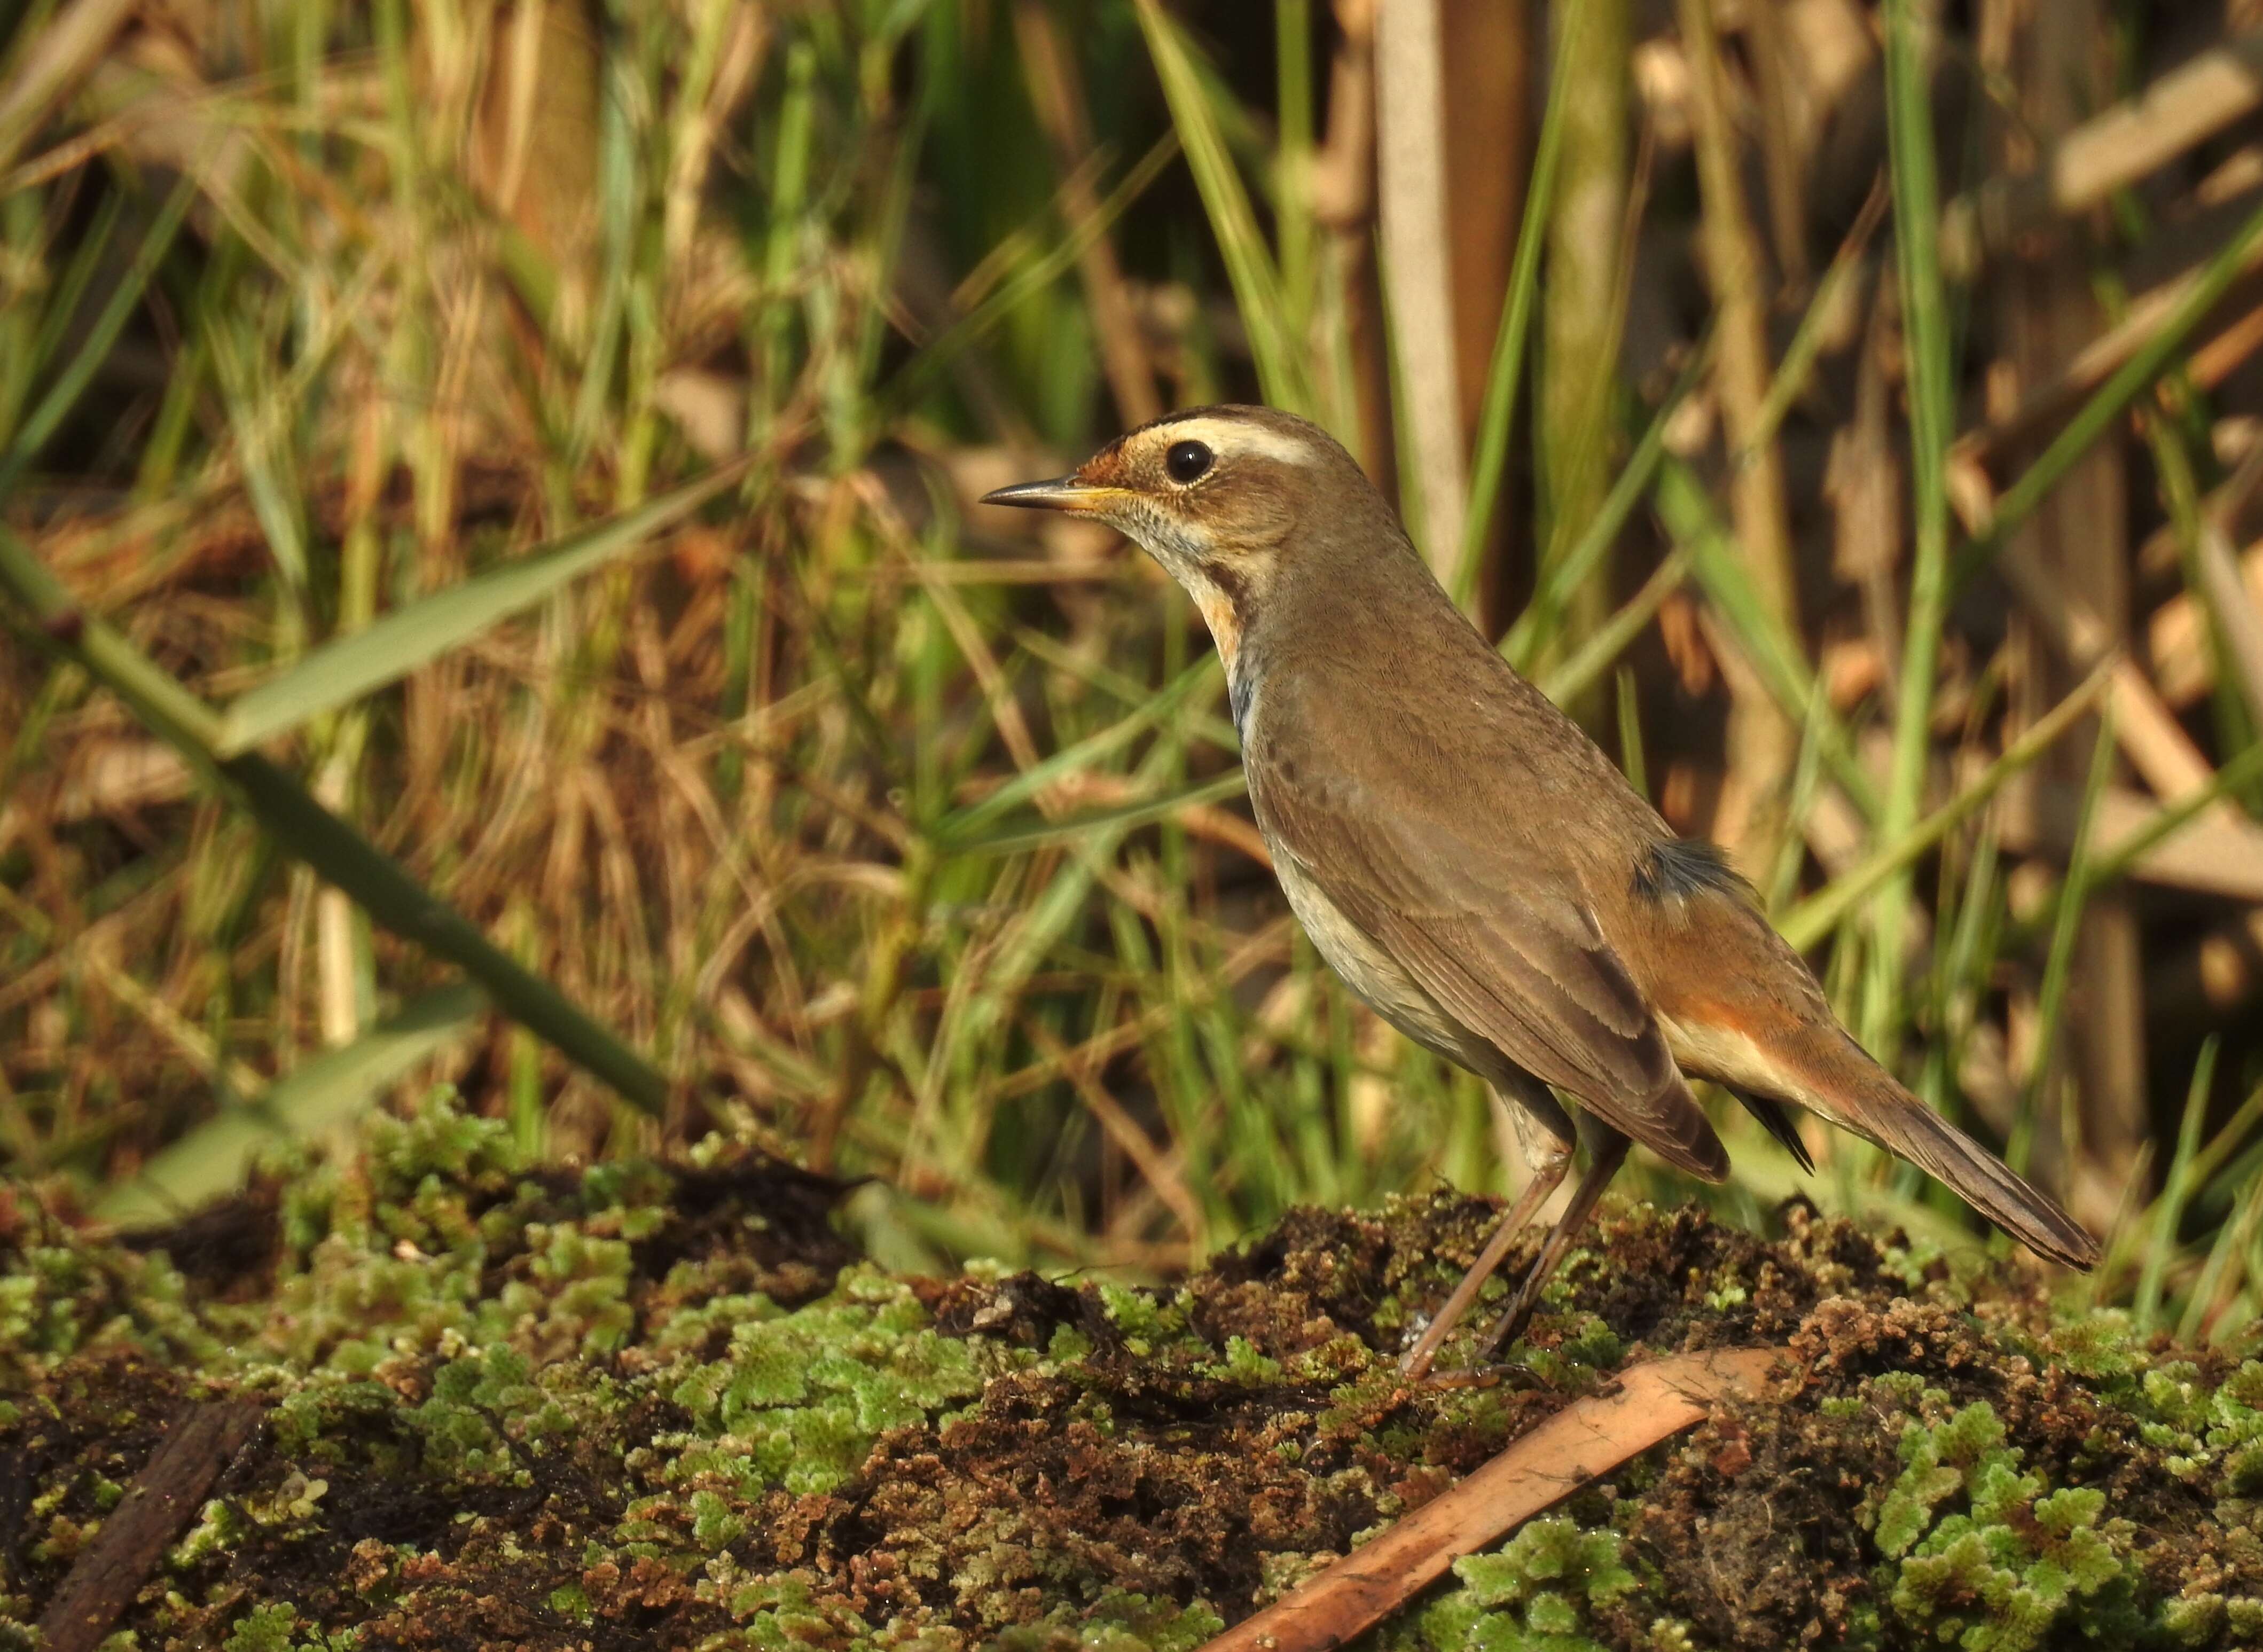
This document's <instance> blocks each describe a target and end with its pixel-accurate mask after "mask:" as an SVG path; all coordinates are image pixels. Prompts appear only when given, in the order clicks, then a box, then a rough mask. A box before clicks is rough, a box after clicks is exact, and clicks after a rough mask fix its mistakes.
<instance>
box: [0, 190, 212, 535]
mask: <svg viewBox="0 0 2263 1652" xmlns="http://www.w3.org/2000/svg"><path fill="white" fill-rule="evenodd" d="M196 197H197V187H196V183H195V180H194V179H193V178H183V179H182V180H181V181H180V182H179V183H178V184H177V185H174V187H173V192H172V194H171V195H170V196H168V197H167V198H166V200H165V204H164V206H163V207H161V208H160V209H159V210H158V213H157V218H156V221H155V222H154V223H153V224H151V225H150V226H149V233H148V235H146V236H144V237H143V238H142V242H141V250H140V251H138V252H136V253H135V254H134V262H133V264H131V265H129V266H128V267H127V272H126V274H125V276H124V277H123V278H122V279H120V280H119V283H118V286H117V290H116V291H114V292H112V293H111V295H110V301H109V302H108V303H107V304H105V305H104V306H103V307H102V314H101V315H98V316H97V317H96V318H95V322H94V325H93V326H92V327H91V328H90V329H89V330H88V332H87V336H86V342H85V343H84V344H81V345H80V346H79V349H78V353H77V354H76V355H75V356H73V357H72V358H71V363H70V366H68V367H66V368H64V369H63V372H62V374H61V377H59V378H58V379H57V380H55V381H54V384H52V385H50V386H49V387H48V388H47V395H44V396H41V397H40V404H39V405H38V406H37V407H35V408H33V409H32V412H31V416H30V417H28V418H26V419H25V421H24V425H23V428H22V429H21V430H19V431H17V432H16V439H15V440H14V441H12V442H11V443H9V445H8V450H7V452H6V453H4V454H0V499H4V498H6V497H7V496H9V494H11V492H13V491H14V490H15V487H16V483H17V482H18V481H20V480H21V479H22V477H23V475H24V472H25V470H27V469H28V468H30V467H31V465H32V462H33V460H36V459H37V458H38V457H39V456H40V450H41V449H42V448H44V447H45V446H47V439H48V438H50V437H52V436H53V435H54V433H55V430H56V427H57V426H59V425H61V424H62V422H63V420H64V418H65V417H68V416H69V413H70V410H71V409H73V408H74V407H76V406H77V405H78V399H79V397H80V396H82V395H85V394H86V388H87V386H88V385H90V384H91V383H92V382H93V381H94V375H95V373H97V372H98V370H99V369H100V368H101V366H102V364H103V363H104V362H105V361H106V360H107V359H109V357H110V351H111V346H112V345H113V344H116V343H117V342H118V335H119V333H121V332H123V331H124V330H126V323H127V322H128V321H130V320H132V319H133V315H134V310H135V309H136V308H139V307H140V305H141V294H142V293H145V292H146V291H148V286H149V282H150V279H151V278H153V277H154V276H155V274H156V273H157V266H158V264H161V263H163V261H164V257H165V254H166V253H167V252H169V251H170V250H172V245H173V237H174V236H175V235H177V234H178V233H179V232H180V228H181V224H182V221H184V219H186V218H187V217H188V215H189V207H190V204H191V203H192V202H193V201H194V200H195V199H196Z"/></svg>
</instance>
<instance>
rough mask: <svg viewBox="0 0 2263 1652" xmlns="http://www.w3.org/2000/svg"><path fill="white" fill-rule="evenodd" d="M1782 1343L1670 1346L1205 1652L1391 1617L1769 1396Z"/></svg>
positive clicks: (1238, 1649) (1251, 1651)
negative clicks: (1726, 1413)
mask: <svg viewBox="0 0 2263 1652" xmlns="http://www.w3.org/2000/svg"><path fill="white" fill-rule="evenodd" d="M1787 1359H1788V1355H1787V1353H1786V1351H1784V1350H1782V1349H1781V1348H1736V1349H1717V1350H1714V1351H1710V1352H1707V1353H1697V1354H1670V1355H1668V1356H1667V1357H1666V1358H1664V1359H1653V1360H1651V1361H1649V1362H1647V1363H1646V1364H1643V1365H1638V1366H1633V1367H1631V1368H1630V1369H1628V1370H1626V1371H1623V1372H1621V1373H1619V1375H1618V1376H1617V1377H1616V1379H1615V1380H1613V1381H1612V1382H1610V1383H1609V1385H1608V1386H1606V1387H1605V1388H1603V1390H1602V1391H1601V1393H1598V1394H1594V1395H1587V1396H1586V1397H1584V1398H1581V1399H1578V1400H1574V1401H1573V1402H1572V1403H1571V1404H1569V1405H1567V1406H1565V1408H1564V1409H1562V1410H1560V1411H1558V1412H1557V1413H1556V1414H1555V1415H1554V1416H1553V1417H1550V1418H1549V1419H1548V1420H1547V1421H1546V1422H1544V1423H1542V1424H1539V1425H1538V1426H1537V1427H1536V1428H1534V1429H1532V1430H1531V1431H1529V1433H1526V1434H1524V1435H1522V1436H1520V1437H1519V1438H1517V1439H1516V1440H1515V1443H1514V1444H1512V1445H1509V1447H1508V1448H1507V1450H1506V1451H1503V1452H1502V1453H1500V1455H1499V1456H1497V1457H1495V1458H1493V1460H1490V1461H1489V1462H1487V1463H1486V1464H1485V1465H1484V1466H1483V1467H1479V1468H1478V1469H1476V1470H1475V1471H1473V1472H1472V1473H1471V1474H1468V1475H1467V1476H1465V1477H1464V1479H1462V1480H1461V1481H1460V1482H1457V1484H1455V1485H1453V1486H1452V1487H1450V1488H1449V1489H1446V1490H1444V1491H1442V1492H1440V1493H1439V1494H1438V1495H1437V1496H1435V1497H1433V1498H1432V1499H1431V1500H1430V1501H1429V1502H1428V1503H1424V1504H1423V1505H1422V1506H1421V1508H1419V1509H1417V1510H1416V1511H1414V1512H1413V1513H1412V1514H1410V1515H1408V1516H1406V1518H1404V1519H1401V1520H1400V1521H1399V1523H1398V1524H1397V1525H1393V1526H1392V1527H1390V1528H1389V1529H1388V1530H1387V1531H1385V1532H1383V1533H1381V1534H1380V1535H1379V1536H1377V1537H1373V1538H1370V1539H1369V1540H1367V1541H1366V1542H1365V1543H1363V1544H1361V1545H1360V1547H1357V1548H1356V1549H1355V1550H1353V1551H1352V1552H1351V1553H1350V1554H1347V1555H1345V1556H1344V1558H1343V1559H1341V1560H1340V1561H1336V1562H1335V1563H1334V1565H1333V1566H1330V1567H1329V1568H1328V1569H1327V1570H1325V1571H1323V1572H1321V1573H1320V1574H1319V1576H1316V1577H1313V1578H1311V1579H1308V1580H1307V1581H1306V1582H1305V1583H1301V1584H1299V1585H1298V1587H1297V1588H1296V1589H1295V1590H1291V1592H1290V1593H1289V1594H1288V1595H1287V1596H1286V1597H1284V1598H1282V1599H1280V1600H1277V1601H1276V1602H1275V1603H1274V1604H1273V1605H1269V1606H1268V1607H1266V1608H1265V1609H1264V1610H1263V1611H1262V1612H1256V1613H1254V1614H1253V1615H1252V1616H1250V1617H1247V1618H1245V1619H1242V1621H1241V1622H1240V1623H1238V1624H1236V1625H1234V1627H1233V1628H1231V1629H1228V1630H1227V1631H1226V1632H1225V1634H1221V1635H1218V1636H1215V1637H1214V1638H1212V1639H1211V1641H1209V1642H1208V1643H1206V1644H1205V1646H1204V1648H1203V1652H1334V1648H1338V1647H1341V1646H1343V1645H1345V1644H1347V1643H1348V1642H1349V1641H1351V1640H1353V1639H1354V1637H1356V1636H1357V1635H1359V1634H1363V1632H1365V1631H1366V1630H1368V1629H1370V1628H1371V1627H1374V1626H1375V1625H1376V1624H1377V1623H1380V1622H1381V1621H1382V1620H1383V1619H1385V1618H1386V1617H1388V1616H1389V1615H1390V1614H1391V1613H1392V1612H1395V1611H1397V1610H1398V1609H1399V1607H1401V1606H1403V1605H1406V1603H1407V1602H1408V1601H1410V1600H1412V1599H1413V1598H1414V1597H1415V1596H1416V1595H1418V1594H1420V1593H1421V1591H1422V1590H1424V1589H1426V1588H1427V1587H1428V1586H1429V1585H1430V1584H1431V1583H1435V1582H1436V1581H1437V1579H1438V1578H1440V1577H1441V1576H1443V1575H1444V1574H1445V1571H1446V1569H1447V1568H1448V1567H1450V1566H1451V1565H1452V1564H1453V1563H1454V1561H1457V1560H1458V1559H1460V1558H1461V1557H1462V1556H1463V1555H1465V1554H1476V1553H1477V1552H1478V1550H1479V1549H1481V1548H1484V1547H1486V1546H1487V1545H1489V1544H1492V1543H1494V1542H1497V1541H1499V1540H1500V1539H1501V1538H1502V1537H1505V1536H1506V1535H1507V1534H1508V1533H1509V1532H1513V1531H1515V1529H1516V1527H1517V1526H1519V1525H1522V1524H1523V1522H1524V1521H1526V1520H1528V1519H1529V1518H1531V1517H1532V1516H1534V1515H1536V1514H1537V1513H1539V1512H1540V1511H1542V1510H1543V1509H1545V1508H1547V1507H1548V1506H1549V1505H1550V1504H1551V1503H1557V1502H1559V1501H1561V1500H1562V1499H1563V1498H1565V1497H1567V1496H1570V1495H1571V1494H1572V1493H1573V1492H1574V1491H1577V1490H1578V1489H1580V1487H1581V1486H1583V1485H1585V1484H1587V1482H1589V1481H1591V1480H1594V1479H1595V1478H1596V1477H1597V1476H1599V1475H1601V1474H1608V1473H1609V1472H1610V1471H1611V1470H1612V1469H1613V1468H1616V1467H1618V1465H1619V1464H1621V1463H1623V1462H1624V1461H1626V1460H1627V1459H1629V1458H1630V1457H1632V1456H1634V1455H1635V1454H1636V1453H1638V1452H1644V1451H1647V1450H1649V1449H1650V1447H1652V1445H1656V1444H1658V1442H1659V1441H1660V1440H1662V1439H1665V1438H1667V1437H1668V1436H1669V1435H1673V1434H1676V1433H1679V1432H1680V1431H1681V1430H1683V1429H1685V1428H1688V1426H1689V1425H1690V1424H1693V1423H1699V1422H1702V1421H1703V1420H1704V1419H1705V1417H1707V1416H1709V1415H1710V1413H1711V1412H1712V1411H1713V1409H1715V1408H1716V1407H1717V1406H1721V1405H1724V1404H1726V1403H1728V1402H1732V1401H1740V1400H1741V1401H1750V1400H1754V1399H1758V1398H1760V1397H1761V1395H1762V1394H1763V1393H1764V1392H1765V1391H1766V1388H1767V1384H1768V1377H1769V1373H1771V1372H1772V1371H1773V1370H1774V1369H1775V1367H1777V1366H1781V1365H1782V1364H1783V1363H1785V1361H1786V1360H1787Z"/></svg>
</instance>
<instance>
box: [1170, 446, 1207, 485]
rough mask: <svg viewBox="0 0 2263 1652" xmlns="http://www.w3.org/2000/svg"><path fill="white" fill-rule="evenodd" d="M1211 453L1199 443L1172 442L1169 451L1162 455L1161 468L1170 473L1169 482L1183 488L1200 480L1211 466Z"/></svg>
mask: <svg viewBox="0 0 2263 1652" xmlns="http://www.w3.org/2000/svg"><path fill="white" fill-rule="evenodd" d="M1210 466H1211V451H1210V449H1209V448H1207V447H1204V446H1203V445H1202V444H1201V443H1200V442H1173V443H1172V444H1171V451H1170V452H1169V453H1165V454H1164V455H1163V468H1164V469H1165V470H1168V472H1170V473H1171V480H1172V481H1173V482H1177V483H1179V484H1180V485H1181V486H1184V485H1185V484H1186V483H1188V482H1197V481H1199V480H1201V478H1202V475H1203V473H1204V471H1206V470H1208V469H1209V468H1210Z"/></svg>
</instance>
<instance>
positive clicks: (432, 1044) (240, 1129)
mask: <svg viewBox="0 0 2263 1652" xmlns="http://www.w3.org/2000/svg"><path fill="white" fill-rule="evenodd" d="M486 1008H487V998H486V996H485V995H484V994H482V993H481V991H480V990H479V989H478V988H476V987H474V986H471V985H469V984H467V983H464V982H458V983H457V984H456V985H454V986H451V987H442V988H440V989H437V990H436V991H432V992H428V993H426V994H424V995H423V996H422V997H420V998H417V999H416V1000H414V1001H413V1002H411V1003H410V1004H407V1005H405V1006H404V1007H403V1008H402V1009H401V1011H400V1013H398V1014H397V1015H394V1016H391V1017H388V1018H387V1019H385V1020H383V1021H380V1022H379V1023H378V1024H377V1025H374V1026H372V1027H371V1028H370V1029H369V1031H368V1032H365V1033H363V1034H362V1035H361V1036H360V1037H359V1038H358V1039H356V1040H354V1041H353V1042H352V1043H351V1044H348V1045H346V1046H344V1047H343V1048H340V1049H335V1050H328V1051H325V1052H324V1053H323V1054H320V1055H317V1056H315V1058H313V1059H312V1060H311V1061H307V1062H305V1063H303V1064H302V1065H301V1066H300V1067H299V1068H298V1069H296V1070H294V1071H293V1072H292V1073H291V1074H289V1075H288V1076H286V1077H283V1078H279V1079H278V1080H277V1081H276V1082H275V1083H273V1084H272V1085H271V1086H270V1087H269V1088H268V1089H267V1090H266V1091H265V1092H264V1094H262V1095H260V1096H259V1097H258V1098H257V1099H255V1100H252V1101H249V1102H247V1103H244V1104H243V1105H240V1106H235V1107H229V1108H228V1109H226V1110H225V1111H224V1112H221V1115H220V1116H219V1117H218V1118H216V1119H211V1120H209V1121H207V1122H206V1123H205V1124H202V1125H199V1127H197V1128H195V1129H193V1130H192V1131H190V1132H189V1134H186V1135H184V1136H183V1137H182V1138H181V1139H180V1140H179V1141H176V1142H174V1143H173V1144H172V1145H171V1146H170V1147H168V1148H165V1149H164V1150H163V1152H161V1153H159V1154H157V1155H156V1156H155V1157H154V1158H152V1159H151V1160H150V1161H149V1162H148V1163H147V1164H145V1165H143V1166H142V1167H141V1173H140V1174H139V1175H138V1176H136V1177H134V1178H133V1179H132V1180H131V1181H127V1182H120V1183H118V1184H116V1185H113V1186H112V1188H111V1189H110V1190H109V1191H108V1192H106V1193H105V1195H104V1196H103V1198H102V1199H101V1200H100V1202H99V1203H98V1204H97V1205H96V1206H95V1214H97V1215H98V1216H99V1217H101V1218H102V1220H103V1221H110V1222H117V1223H119V1224H120V1225H123V1226H134V1225H140V1224H148V1223H154V1222H159V1221H168V1220H170V1219H171V1218H173V1217H175V1216H177V1215H179V1214H181V1213H183V1212H184V1211H189V1210H193V1209H195V1208H196V1207H197V1206H199V1205H202V1204H204V1203H206V1201H207V1200H210V1199H216V1198H218V1197H220V1196H221V1194H223V1193H225V1192H228V1191H229V1190H230V1189H232V1188H235V1187H239V1186H241V1185H242V1183H243V1178H244V1176H245V1174H246V1172H247V1171H249V1169H250V1168H251V1163H252V1160H253V1158H254V1156H256V1155H257V1153H258V1152H259V1150H260V1149H261V1148H264V1147H268V1146H271V1145H272V1144H274V1143H276V1142H278V1141H289V1140H300V1141H303V1140H305V1139H306V1138H307V1137H309V1136H313V1135H316V1134H320V1133H321V1132H322V1131H324V1130H327V1129H329V1128H330V1127H333V1126H335V1125H338V1124H342V1123H343V1122H344V1121H346V1120H347V1119H351V1118H352V1117H353V1116H354V1115H355V1114H356V1113H358V1112H361V1111H362V1110H363V1109H365V1108H366V1107H367V1106H369V1105H370V1104H371V1103H372V1102H374V1101H376V1100H377V1099H378V1098H379V1097H380V1096H382V1095H383V1094H384V1093H385V1091H386V1090H387V1089H388V1088H389V1087H391V1086H392V1085H393V1084H394V1083H397V1082H399V1080H400V1079H401V1077H402V1076H405V1075H406V1074H407V1073H408V1071H409V1070H410V1069H412V1068H414V1067H415V1066H416V1064H417V1063H418V1062H419V1061H423V1060H424V1059H425V1058H426V1057H428V1056H430V1055H433V1054H437V1053H438V1052H439V1051H440V1050H442V1049H444V1048H445V1047H447V1046H448V1045H450V1044H451V1043H453V1042H454V1041H455V1040H457V1039H459V1038H461V1037H462V1036H463V1035H464V1034H465V1032H467V1031H468V1030H469V1029H470V1027H471V1025H472V1024H473V1022H474V1020H475V1019H476V1018H478V1016H479V1015H480V1014H481V1011H484V1010H485V1009H486Z"/></svg>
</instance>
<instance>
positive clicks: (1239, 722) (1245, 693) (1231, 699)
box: [1225, 672, 1249, 743]
mask: <svg viewBox="0 0 2263 1652" xmlns="http://www.w3.org/2000/svg"><path fill="white" fill-rule="evenodd" d="M1225 703H1226V704H1227V705H1228V706H1232V707H1233V732H1234V734H1235V735H1237V736H1239V737H1240V739H1241V740H1242V741H1243V742H1245V743H1247V740H1248V738H1249V729H1248V728H1247V723H1248V721H1249V686H1248V685H1247V683H1245V682H1244V681H1243V680H1242V679H1241V678H1240V677H1236V676H1234V675H1233V673H1232V672H1228V673H1227V674H1226V678H1225Z"/></svg>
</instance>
